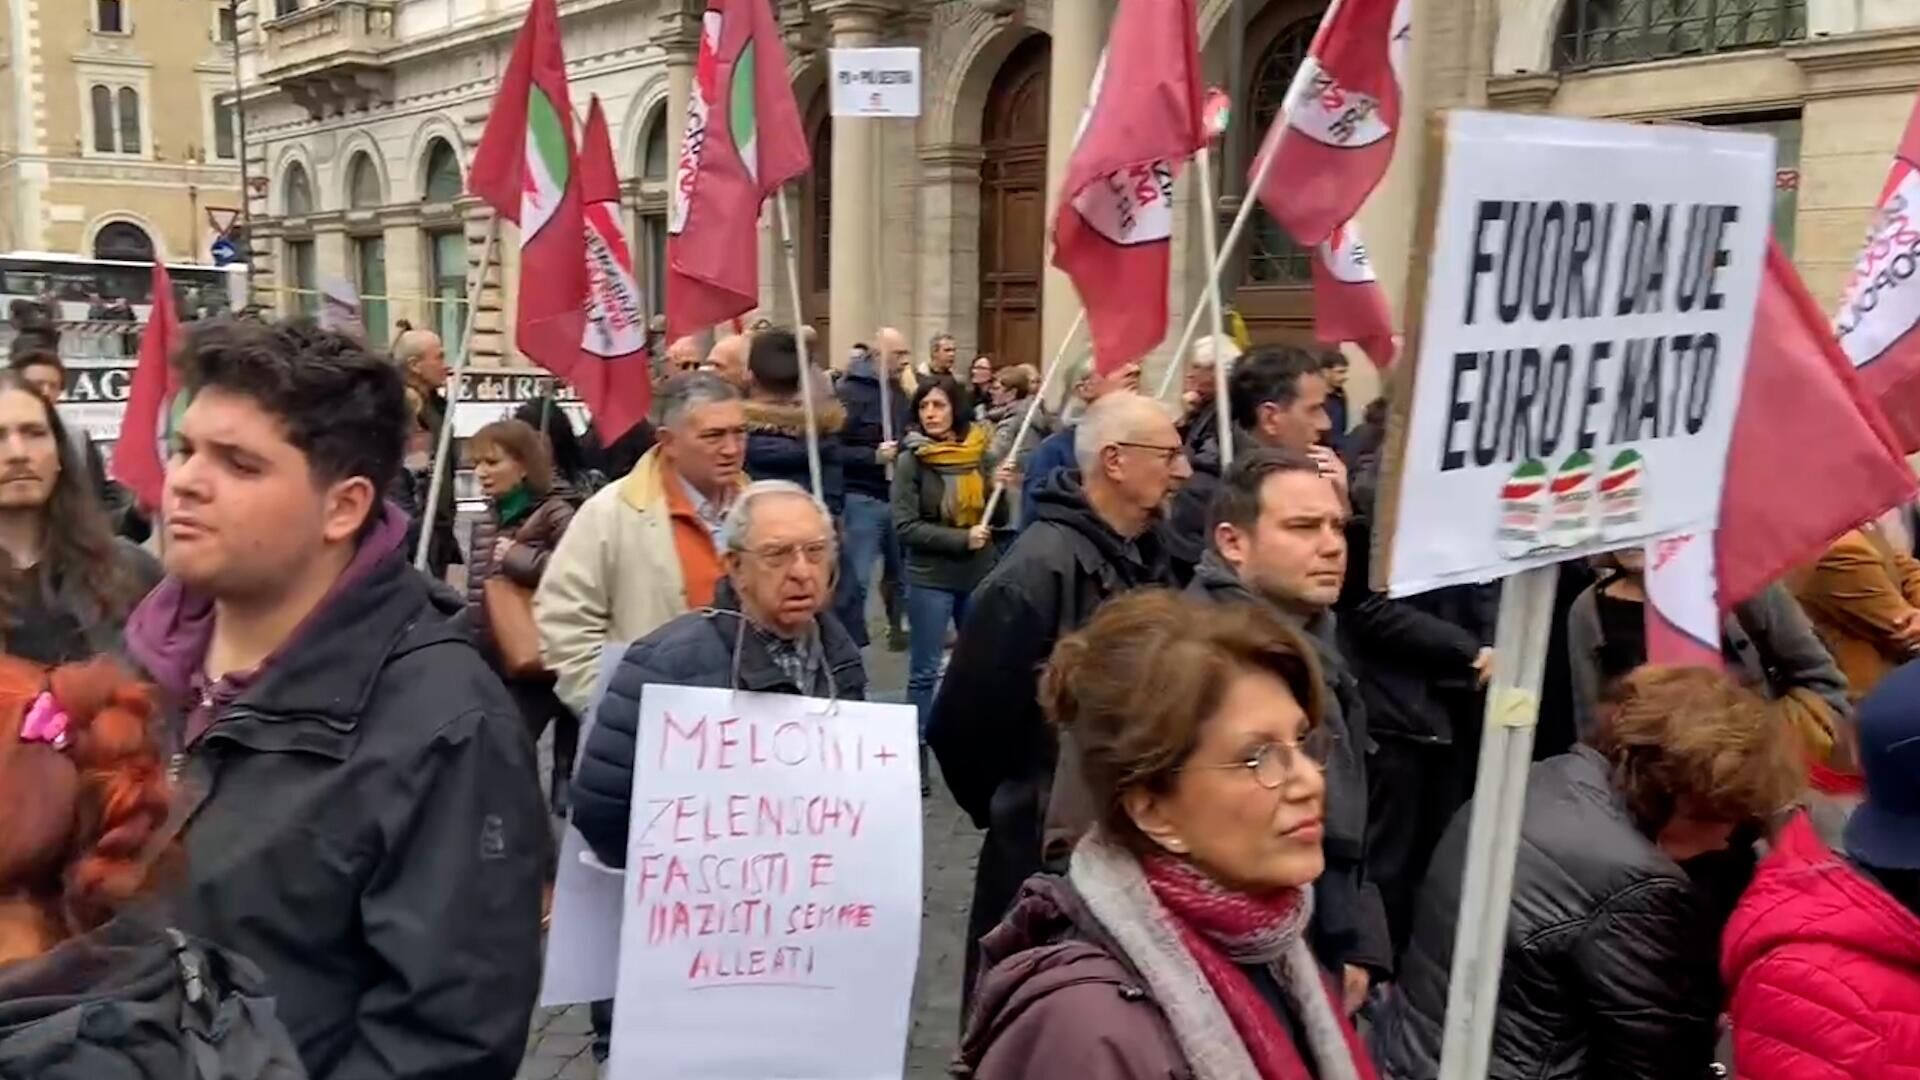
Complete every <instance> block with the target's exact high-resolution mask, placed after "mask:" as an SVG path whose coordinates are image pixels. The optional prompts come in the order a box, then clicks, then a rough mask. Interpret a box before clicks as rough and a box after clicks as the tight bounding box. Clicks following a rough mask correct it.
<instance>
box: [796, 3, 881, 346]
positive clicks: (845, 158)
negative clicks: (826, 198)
mask: <svg viewBox="0 0 1920 1080" xmlns="http://www.w3.org/2000/svg"><path fill="white" fill-rule="evenodd" d="M824 12H825V14H826V16H827V25H828V27H829V31H830V40H831V43H832V45H833V47H834V48H837V49H859V48H867V47H870V46H873V45H876V44H878V43H879V40H880V22H881V20H882V19H883V18H884V17H885V16H886V14H887V10H886V9H885V8H884V7H882V6H881V5H879V4H874V3H863V2H860V0H851V2H845V3H840V2H835V3H830V4H827V5H824ZM831 122H832V124H833V224H832V232H831V235H830V237H829V238H828V243H829V245H830V247H829V250H828V267H829V269H828V274H829V278H830V280H831V282H832V286H833V287H832V289H831V290H829V293H828V295H829V298H830V303H829V305H828V310H827V321H828V328H827V329H828V332H829V333H830V334H832V336H833V341H828V342H821V347H822V348H824V349H826V350H827V355H828V356H830V357H832V356H839V355H840V354H841V353H843V352H845V351H846V348H845V346H847V345H851V344H852V343H853V342H856V341H865V340H867V339H868V338H869V336H870V335H872V333H873V331H874V329H875V328H876V327H877V326H878V325H879V322H880V296H879V293H880V289H881V283H880V268H879V266H878V265H877V262H876V258H875V253H876V252H877V251H878V250H879V249H878V247H877V246H876V245H875V242H874V241H875V237H876V235H877V230H878V229H879V228H880V217H881V200H880V192H879V190H878V180H879V155H880V128H879V124H880V123H882V121H879V120H871V119H866V118H861V117H847V116H837V117H834V118H833V120H832V121H831ZM814 167H815V168H819V167H820V166H819V163H817V162H816V163H815V165H814ZM789 212H791V207H789ZM794 227H795V228H796V229H797V228H799V223H798V222H797V221H796V222H795V223H794ZM775 228H776V235H777V229H778V225H777V224H776V226H775ZM794 242H795V243H799V242H800V237H799V236H797V235H796V236H795V237H794ZM784 257H785V256H784V254H783V255H782V258H784ZM776 273H778V274H779V275H780V278H779V281H780V292H781V293H783V294H784V293H785V291H786V288H787V279H786V266H785V265H784V264H782V265H781V266H779V267H778V268H777V269H776ZM784 307H785V305H784V304H783V305H780V308H782V309H784Z"/></svg>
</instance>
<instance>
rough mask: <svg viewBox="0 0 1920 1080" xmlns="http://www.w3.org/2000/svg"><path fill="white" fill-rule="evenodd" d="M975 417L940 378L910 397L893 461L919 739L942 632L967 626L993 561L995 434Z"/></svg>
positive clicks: (957, 390)
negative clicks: (990, 496)
mask: <svg viewBox="0 0 1920 1080" xmlns="http://www.w3.org/2000/svg"><path fill="white" fill-rule="evenodd" d="M972 416H973V405H972V402H971V401H969V400H968V398H967V392H966V391H965V390H964V389H962V388H961V386H960V384H959V383H958V382H956V381H954V379H952V378H951V377H950V376H945V375H943V376H939V377H937V378H933V379H929V380H927V381H926V382H924V383H922V384H921V385H920V388H919V390H918V391H917V392H915V394H914V395H913V428H912V430H911V431H909V432H908V433H907V435H906V438H904V439H902V440H901V454H900V456H899V457H898V458H897V459H896V460H895V462H894V472H893V528H894V532H895V533H896V534H898V536H899V540H900V550H901V553H902V555H903V556H904V561H905V563H906V575H907V621H908V623H909V624H910V634H909V637H908V639H907V641H908V644H907V655H908V667H907V694H908V696H909V697H910V698H911V699H912V700H913V704H914V707H915V708H916V709H918V710H919V711H920V734H921V735H922V736H923V737H924V736H925V735H926V731H927V714H928V712H930V711H931V710H932V708H933V689H934V685H935V684H936V683H937V682H938V681H939V678H940V654H941V652H942V651H943V650H944V649H945V647H946V642H947V627H948V626H949V625H953V626H956V627H957V626H959V625H960V623H961V622H962V621H963V620H965V619H966V617H967V601H968V599H969V598H970V597H971V596H972V595H973V587H974V586H976V585H978V584H980V581H981V579H982V578H985V577H986V576H987V572H988V571H989V570H992V569H993V563H994V559H995V558H996V555H995V550H994V546H993V537H992V533H991V530H990V529H989V528H988V526H987V523H986V522H985V521H984V520H983V514H984V513H985V511H986V508H987V489H988V488H989V487H990V486H991V481H990V479H989V477H990V472H989V470H988V468H987V442H988V440H989V439H990V438H991V436H992V434H993V433H992V431H991V430H990V428H989V425H986V424H976V423H973V422H972ZM1002 505H1004V502H1003V504H1002Z"/></svg>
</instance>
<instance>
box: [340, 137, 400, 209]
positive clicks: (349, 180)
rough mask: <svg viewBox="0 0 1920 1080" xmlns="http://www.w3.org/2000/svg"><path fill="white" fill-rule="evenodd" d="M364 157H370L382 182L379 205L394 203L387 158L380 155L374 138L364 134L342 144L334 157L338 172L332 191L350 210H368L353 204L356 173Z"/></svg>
mask: <svg viewBox="0 0 1920 1080" xmlns="http://www.w3.org/2000/svg"><path fill="white" fill-rule="evenodd" d="M362 154H365V155H366V156H367V161H368V163H369V164H371V165H372V166H373V174H374V175H375V176H376V177H378V178H379V180H380V196H381V198H380V205H382V206H385V205H387V204H388V203H391V202H393V201H394V192H393V179H392V177H391V176H389V175H388V169H387V159H386V155H384V154H382V153H381V152H380V144H379V143H377V142H375V141H374V139H373V136H371V135H369V134H367V133H366V132H365V131H355V132H353V133H351V134H349V135H348V136H347V137H346V138H345V139H344V140H342V141H341V144H340V152H339V153H338V154H335V155H334V158H333V160H334V168H335V169H336V170H337V172H336V174H335V176H334V178H333V188H334V194H335V195H336V196H337V197H338V199H339V203H340V205H341V206H342V207H346V208H349V209H367V208H366V207H358V208H356V207H354V205H353V170H354V165H355V163H356V162H357V161H358V160H359V158H360V155H362Z"/></svg>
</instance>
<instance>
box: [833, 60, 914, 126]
mask: <svg viewBox="0 0 1920 1080" xmlns="http://www.w3.org/2000/svg"><path fill="white" fill-rule="evenodd" d="M827 54H828V63H829V65H830V67H831V69H832V70H831V73H830V74H829V75H828V80H829V83H828V84H829V85H830V86H831V87H832V88H833V89H832V91H831V93H832V98H831V99H830V101H831V105H832V111H833V115H835V116H919V115H920V50H919V49H828V50H827Z"/></svg>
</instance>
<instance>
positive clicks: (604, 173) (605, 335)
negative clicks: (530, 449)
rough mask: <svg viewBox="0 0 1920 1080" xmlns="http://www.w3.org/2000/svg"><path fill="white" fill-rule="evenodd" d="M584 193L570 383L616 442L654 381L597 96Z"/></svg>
mask: <svg viewBox="0 0 1920 1080" xmlns="http://www.w3.org/2000/svg"><path fill="white" fill-rule="evenodd" d="M580 195H581V201H582V202H584V203H585V204H586V216H587V234H586V239H587V282H588V285H589V289H588V292H587V327H586V336H585V337H584V338H583V339H582V340H581V343H580V349H581V351H580V361H579V362H578V363H576V364H575V365H574V366H573V371H572V373H571V374H569V375H568V376H567V381H568V382H570V383H572V384H573V388H574V390H575V391H576V392H578V393H579V395H580V397H581V399H582V400H583V401H585V402H586V403H587V408H589V409H592V410H593V421H594V425H595V426H596V427H597V428H598V429H599V431H600V437H601V438H602V439H604V440H605V441H607V442H612V441H613V440H615V439H617V438H619V437H620V436H622V435H624V434H626V433H627V431H628V429H630V428H632V427H633V426H634V425H635V424H638V423H639V422H640V421H642V420H644V419H646V416H647V409H648V408H650V407H651V406H652V404H653V378H652V363H651V361H650V359H649V358H648V356H647V320H646V314H645V312H644V311H643V310H642V309H641V305H640V282H639V280H638V279H636V278H635V276H634V273H633V254H632V253H631V252H630V251H629V250H628V249H627V238H626V234H625V233H623V232H621V231H620V174H619V171H618V170H617V169H615V167H614V164H613V141H612V139H610V138H609V137H608V136H607V116H606V113H605V112H604V111H602V109H601V108H600V98H599V97H598V96H597V95H596V96H595V97H594V98H593V99H592V101H591V102H590V103H589V104H588V106H587V127H586V131H585V133H584V135H583V139H582V142H581V145H580Z"/></svg>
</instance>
